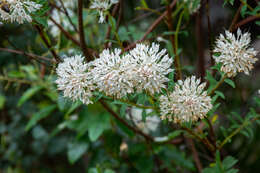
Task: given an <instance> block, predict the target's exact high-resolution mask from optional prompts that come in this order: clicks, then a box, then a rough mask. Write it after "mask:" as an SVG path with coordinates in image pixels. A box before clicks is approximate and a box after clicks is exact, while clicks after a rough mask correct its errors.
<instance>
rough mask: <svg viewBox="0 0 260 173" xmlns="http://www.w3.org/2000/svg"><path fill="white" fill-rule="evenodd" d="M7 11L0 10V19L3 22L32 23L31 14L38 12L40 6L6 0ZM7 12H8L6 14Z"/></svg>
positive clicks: (27, 0)
mask: <svg viewBox="0 0 260 173" xmlns="http://www.w3.org/2000/svg"><path fill="white" fill-rule="evenodd" d="M6 2H7V6H8V10H3V9H0V17H1V19H2V20H3V21H10V22H12V23H13V22H17V23H19V24H23V23H24V22H32V17H31V16H30V14H31V13H33V12H35V11H37V10H39V9H40V8H41V7H42V5H40V4H37V3H35V2H33V1H30V0H6ZM8 11H9V12H8Z"/></svg>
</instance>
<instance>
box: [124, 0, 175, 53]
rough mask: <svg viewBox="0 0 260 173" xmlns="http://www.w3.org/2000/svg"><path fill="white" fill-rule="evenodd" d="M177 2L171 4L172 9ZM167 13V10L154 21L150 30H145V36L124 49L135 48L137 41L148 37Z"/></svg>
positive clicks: (138, 41)
mask: <svg viewBox="0 0 260 173" xmlns="http://www.w3.org/2000/svg"><path fill="white" fill-rule="evenodd" d="M176 2H177V0H174V1H173V2H172V3H171V4H170V8H171V9H172V8H173V7H174V6H175V4H176ZM167 14H168V11H167V10H166V11H165V12H164V13H163V14H162V15H161V16H160V17H158V18H157V19H156V20H155V21H154V23H153V24H152V25H151V26H150V27H149V28H148V30H147V31H146V32H145V34H144V36H143V37H142V38H141V39H140V40H137V41H136V42H134V43H132V44H130V45H129V46H128V47H126V48H125V49H124V51H128V50H130V49H132V48H134V47H135V45H136V44H137V43H140V42H142V41H144V40H145V39H146V37H147V36H148V35H149V34H150V33H151V32H152V31H153V30H154V29H155V28H156V26H157V25H159V24H160V22H161V21H162V20H163V19H164V18H165V17H166V15H167Z"/></svg>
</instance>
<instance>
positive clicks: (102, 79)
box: [91, 49, 134, 98]
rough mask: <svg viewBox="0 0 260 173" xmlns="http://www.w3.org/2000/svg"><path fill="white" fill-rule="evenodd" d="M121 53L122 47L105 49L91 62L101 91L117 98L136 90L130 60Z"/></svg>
mask: <svg viewBox="0 0 260 173" xmlns="http://www.w3.org/2000/svg"><path fill="white" fill-rule="evenodd" d="M120 53H121V51H120V49H115V50H114V52H113V51H111V52H110V51H109V50H108V49H105V50H104V51H103V52H102V53H101V54H100V55H99V58H97V59H96V60H94V61H93V62H91V64H92V66H93V69H92V70H91V71H92V74H93V79H94V81H95V83H96V85H97V88H98V89H99V91H101V92H104V93H105V94H106V95H108V96H113V97H116V98H122V97H123V96H125V95H126V94H127V93H133V91H134V90H133V86H132V83H131V81H130V79H131V73H130V72H131V70H130V68H131V67H130V66H129V60H128V59H126V58H125V57H122V58H121V57H120Z"/></svg>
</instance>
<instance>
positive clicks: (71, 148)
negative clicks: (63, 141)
mask: <svg viewBox="0 0 260 173" xmlns="http://www.w3.org/2000/svg"><path fill="white" fill-rule="evenodd" d="M88 146H89V145H88V143H86V142H79V141H77V142H74V143H71V144H69V145H68V152H67V155H68V158H69V162H70V163H71V164H73V163H75V162H76V161H77V160H78V159H79V158H80V157H81V156H82V155H83V154H84V153H85V152H86V151H87V149H88Z"/></svg>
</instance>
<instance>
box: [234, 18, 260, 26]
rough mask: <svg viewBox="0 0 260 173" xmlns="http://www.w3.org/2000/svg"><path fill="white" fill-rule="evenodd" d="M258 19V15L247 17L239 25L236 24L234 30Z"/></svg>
mask: <svg viewBox="0 0 260 173" xmlns="http://www.w3.org/2000/svg"><path fill="white" fill-rule="evenodd" d="M259 18H260V15H256V16H250V17H248V18H246V19H244V20H242V21H240V22H239V23H237V24H236V25H235V27H234V29H237V28H239V27H241V26H243V25H245V24H247V23H249V22H252V21H254V20H256V19H259Z"/></svg>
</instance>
